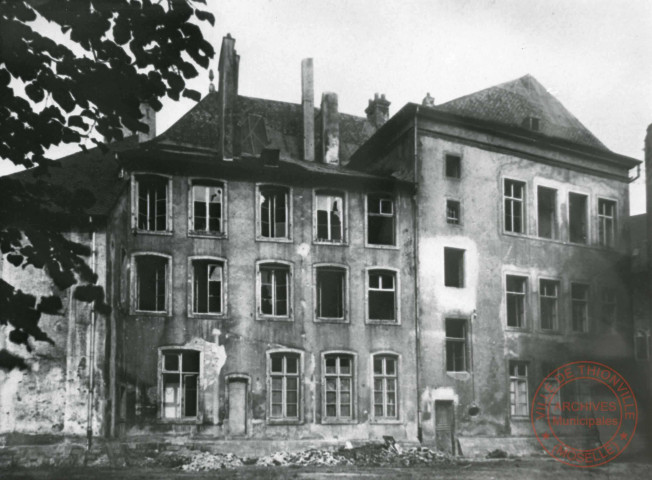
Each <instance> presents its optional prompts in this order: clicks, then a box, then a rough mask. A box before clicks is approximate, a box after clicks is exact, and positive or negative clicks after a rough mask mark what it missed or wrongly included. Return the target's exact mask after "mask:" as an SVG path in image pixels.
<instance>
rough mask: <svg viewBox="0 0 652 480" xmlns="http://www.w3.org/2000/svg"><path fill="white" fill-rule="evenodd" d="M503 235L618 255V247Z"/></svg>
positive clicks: (509, 235)
mask: <svg viewBox="0 0 652 480" xmlns="http://www.w3.org/2000/svg"><path fill="white" fill-rule="evenodd" d="M502 233H503V235H505V236H507V237H514V238H524V239H528V240H533V241H540V242H545V243H556V244H558V245H564V246H567V247H583V248H591V249H595V250H602V251H606V252H614V253H616V247H615V246H612V247H607V246H604V245H591V244H589V243H577V242H571V241H570V240H569V241H566V242H565V241H563V240H560V239H558V238H546V237H539V236H538V235H528V234H527V233H513V232H505V231H503V232H502Z"/></svg>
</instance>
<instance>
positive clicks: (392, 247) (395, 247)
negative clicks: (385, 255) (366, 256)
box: [364, 242, 398, 250]
mask: <svg viewBox="0 0 652 480" xmlns="http://www.w3.org/2000/svg"><path fill="white" fill-rule="evenodd" d="M364 246H365V248H377V249H379V250H398V245H376V244H375V243H366V242H365V244H364Z"/></svg>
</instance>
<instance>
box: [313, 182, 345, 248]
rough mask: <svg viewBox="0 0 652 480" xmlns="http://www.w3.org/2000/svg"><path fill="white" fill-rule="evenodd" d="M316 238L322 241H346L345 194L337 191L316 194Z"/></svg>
mask: <svg viewBox="0 0 652 480" xmlns="http://www.w3.org/2000/svg"><path fill="white" fill-rule="evenodd" d="M315 222H316V238H315V240H317V241H320V242H333V243H341V242H343V241H344V196H343V195H341V194H336V193H326V192H317V194H315Z"/></svg>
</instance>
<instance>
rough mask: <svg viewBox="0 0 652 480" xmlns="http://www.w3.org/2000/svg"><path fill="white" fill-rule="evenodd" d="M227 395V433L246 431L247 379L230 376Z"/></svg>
mask: <svg viewBox="0 0 652 480" xmlns="http://www.w3.org/2000/svg"><path fill="white" fill-rule="evenodd" d="M228 395H229V433H230V434H231V435H245V434H246V433H247V380H246V379H245V378H232V379H230V380H229V382H228Z"/></svg>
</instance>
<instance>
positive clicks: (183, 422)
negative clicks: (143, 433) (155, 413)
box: [157, 417, 202, 425]
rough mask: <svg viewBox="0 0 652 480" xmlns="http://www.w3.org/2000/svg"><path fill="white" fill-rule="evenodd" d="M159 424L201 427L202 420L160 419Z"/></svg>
mask: <svg viewBox="0 0 652 480" xmlns="http://www.w3.org/2000/svg"><path fill="white" fill-rule="evenodd" d="M157 423H160V424H162V425H201V423H202V422H201V419H199V418H196V417H192V418H159V419H158V420H157Z"/></svg>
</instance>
